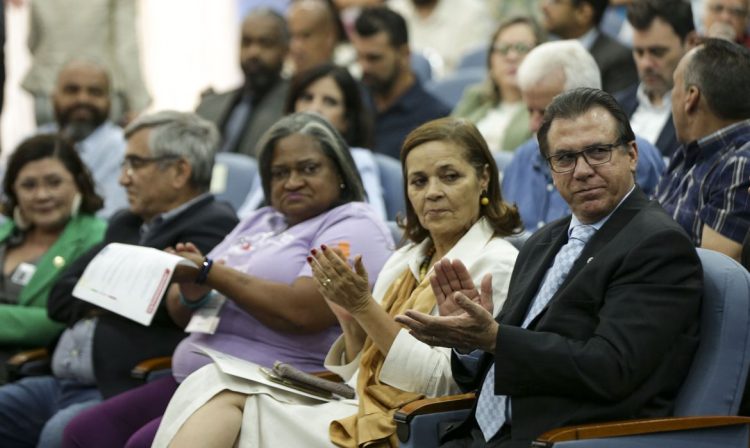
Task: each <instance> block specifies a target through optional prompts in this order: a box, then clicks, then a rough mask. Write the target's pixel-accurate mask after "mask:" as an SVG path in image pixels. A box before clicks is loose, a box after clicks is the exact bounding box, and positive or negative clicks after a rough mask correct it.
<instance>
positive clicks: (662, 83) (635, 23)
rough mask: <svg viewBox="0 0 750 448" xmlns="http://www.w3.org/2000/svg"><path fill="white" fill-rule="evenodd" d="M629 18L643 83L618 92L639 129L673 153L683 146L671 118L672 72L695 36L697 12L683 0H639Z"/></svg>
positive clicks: (667, 154) (630, 9)
mask: <svg viewBox="0 0 750 448" xmlns="http://www.w3.org/2000/svg"><path fill="white" fill-rule="evenodd" d="M628 22H629V23H630V25H631V26H632V27H633V60H634V61H635V65H636V67H637V68H638V78H639V79H640V83H638V84H637V85H632V86H630V87H628V88H627V89H625V90H623V91H621V92H618V93H616V94H615V98H616V99H617V101H618V102H619V103H620V106H622V108H623V109H624V110H625V113H626V114H628V117H630V125H631V126H632V127H633V130H634V131H635V133H636V134H638V135H640V136H642V137H645V138H646V139H647V140H648V141H649V142H651V143H652V144H654V145H655V146H656V147H657V148H659V151H661V153H662V156H663V157H665V158H667V159H669V158H670V157H671V156H672V154H673V153H674V152H675V150H676V149H677V147H678V146H679V142H678V141H677V135H676V133H675V128H674V120H673V119H672V101H671V98H672V86H673V85H674V81H673V79H672V76H673V74H674V71H675V69H676V68H677V64H678V63H679V62H680V59H682V56H684V55H685V53H687V51H688V50H689V49H690V48H692V47H693V45H694V44H695V43H696V41H697V37H698V34H697V33H696V32H695V24H694V23H693V12H692V9H691V8H690V3H689V2H685V1H683V0H637V1H634V2H632V3H631V4H630V5H628Z"/></svg>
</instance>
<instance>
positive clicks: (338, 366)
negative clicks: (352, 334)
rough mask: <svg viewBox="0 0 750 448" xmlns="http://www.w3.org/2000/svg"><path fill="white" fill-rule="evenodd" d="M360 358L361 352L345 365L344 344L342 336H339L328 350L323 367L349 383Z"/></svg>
mask: <svg viewBox="0 0 750 448" xmlns="http://www.w3.org/2000/svg"><path fill="white" fill-rule="evenodd" d="M361 357H362V352H359V353H357V356H356V357H355V358H354V359H352V360H351V361H350V362H348V363H345V362H344V360H345V359H346V344H345V343H344V336H343V335H342V336H339V337H338V339H336V341H335V342H334V343H333V345H332V346H331V349H330V350H328V354H327V355H326V359H325V362H324V366H325V368H326V369H328V370H330V371H331V372H333V373H335V374H337V375H338V376H340V377H341V378H343V379H344V381H347V382H348V381H349V380H350V379H351V378H352V377H353V376H354V374H355V373H356V372H357V369H358V368H359V360H360V358H361Z"/></svg>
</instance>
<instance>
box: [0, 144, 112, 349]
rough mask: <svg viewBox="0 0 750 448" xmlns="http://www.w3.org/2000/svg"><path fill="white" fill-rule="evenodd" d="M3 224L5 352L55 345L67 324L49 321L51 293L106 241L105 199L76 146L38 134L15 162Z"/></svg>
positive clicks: (0, 309) (0, 325)
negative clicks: (81, 258)
mask: <svg viewBox="0 0 750 448" xmlns="http://www.w3.org/2000/svg"><path fill="white" fill-rule="evenodd" d="M3 189H4V192H5V203H4V204H3V213H4V214H5V215H6V216H7V217H8V218H9V219H8V220H7V221H6V222H5V223H3V224H2V225H1V226H0V260H2V266H3V273H2V276H0V347H2V350H7V351H8V352H11V351H13V350H15V349H17V348H30V347H39V346H44V345H47V344H49V343H50V342H51V341H52V339H54V338H55V337H56V336H57V335H58V334H59V332H60V331H61V330H62V328H63V327H62V326H61V325H60V324H58V323H56V322H53V321H52V320H50V319H49V318H48V317H47V295H48V294H49V291H50V288H51V287H52V285H53V284H54V282H55V280H56V279H57V277H58V275H59V274H60V272H62V270H63V269H64V268H65V266H67V265H69V264H70V263H72V262H73V261H74V260H75V259H76V258H78V257H79V256H80V255H81V254H83V253H84V252H85V251H86V250H87V249H88V248H89V247H91V246H93V245H94V244H96V243H98V242H99V241H100V240H101V239H102V237H103V235H104V231H105V228H106V223H105V222H104V221H102V220H100V219H98V218H96V217H95V216H94V214H95V213H96V211H97V210H99V209H100V208H102V205H103V202H102V199H101V198H100V197H99V196H97V194H96V193H95V192H94V182H93V180H92V179H91V175H90V174H89V172H88V170H87V169H86V167H85V166H84V165H83V162H81V159H80V158H79V157H78V154H77V153H76V151H75V149H74V148H73V147H72V145H71V144H70V143H68V142H67V141H65V140H63V139H61V138H60V137H58V136H54V135H38V136H35V137H32V138H29V139H28V140H26V141H24V142H23V143H21V145H20V146H19V147H18V149H16V151H15V152H14V153H13V154H12V155H11V156H10V159H9V161H8V167H7V170H6V172H5V179H4V180H3Z"/></svg>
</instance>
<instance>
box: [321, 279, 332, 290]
mask: <svg viewBox="0 0 750 448" xmlns="http://www.w3.org/2000/svg"><path fill="white" fill-rule="evenodd" d="M320 283H322V284H323V286H325V287H326V288H327V287H328V286H329V285H330V284H331V279H330V278H327V277H326V278H324V279H323V281H321V282H320Z"/></svg>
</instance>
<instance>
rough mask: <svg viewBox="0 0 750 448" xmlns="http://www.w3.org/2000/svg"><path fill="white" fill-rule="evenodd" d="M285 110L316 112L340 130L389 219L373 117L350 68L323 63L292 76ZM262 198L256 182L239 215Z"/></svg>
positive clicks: (370, 195)
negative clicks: (375, 151) (374, 144)
mask: <svg viewBox="0 0 750 448" xmlns="http://www.w3.org/2000/svg"><path fill="white" fill-rule="evenodd" d="M284 111H285V113H287V114H291V113H295V112H312V113H316V114H318V115H320V116H322V117H323V118H325V119H326V120H328V121H329V122H330V123H331V124H332V125H333V127H334V128H336V130H337V131H339V133H341V135H342V136H343V137H344V140H345V141H346V143H347V144H348V145H349V150H350V152H351V155H352V158H353V159H354V163H355V165H356V166H357V171H359V175H360V177H361V178H362V184H363V186H364V187H365V193H367V202H368V203H369V204H370V205H371V206H372V207H373V208H374V209H375V211H377V212H378V214H379V215H380V216H381V217H382V218H383V219H386V211H385V203H384V200H383V188H382V187H381V185H380V171H379V170H378V165H377V162H376V160H375V157H374V155H373V153H372V152H371V151H370V150H369V149H366V148H369V147H370V146H371V144H372V128H373V124H372V116H371V115H370V112H369V110H368V109H367V108H366V107H365V105H364V104H363V102H362V93H361V91H360V88H359V85H358V84H357V82H356V81H355V80H354V78H352V76H351V75H350V74H349V71H348V70H347V69H345V68H343V67H339V66H337V65H334V64H323V65H319V66H317V67H313V68H311V69H310V70H307V71H305V72H302V73H300V74H298V75H297V76H295V77H294V78H293V79H292V83H291V86H290V87H289V93H288V94H287V98H286V105H285V108H284ZM262 201H263V197H262V195H261V190H260V188H258V185H257V184H256V186H255V187H254V188H253V189H252V190H251V192H250V194H249V195H248V199H247V200H246V201H245V204H243V206H242V207H241V208H240V212H239V214H240V215H241V216H242V215H244V214H246V213H247V212H249V211H250V210H254V209H255V208H257V207H258V205H260V203H261V202H262Z"/></svg>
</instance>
